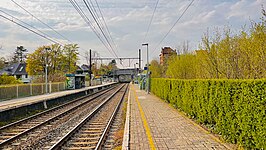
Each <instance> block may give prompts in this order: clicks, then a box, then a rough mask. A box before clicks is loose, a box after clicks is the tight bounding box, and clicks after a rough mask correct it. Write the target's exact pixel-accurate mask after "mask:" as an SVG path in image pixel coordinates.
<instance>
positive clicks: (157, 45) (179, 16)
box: [151, 0, 195, 54]
mask: <svg viewBox="0 0 266 150" xmlns="http://www.w3.org/2000/svg"><path fill="white" fill-rule="evenodd" d="M194 1H195V0H192V1H191V2H190V3H189V4H188V6H187V7H186V9H185V10H184V11H183V12H182V14H181V15H180V16H179V17H178V19H177V20H176V21H175V23H174V24H173V26H172V27H171V28H170V29H169V30H168V32H167V33H166V34H165V35H164V37H163V38H162V39H161V40H160V42H159V43H158V44H157V45H156V46H155V48H156V47H158V46H159V45H160V44H161V43H162V42H163V41H164V39H165V38H166V37H167V36H168V35H169V33H170V32H171V31H172V29H173V28H174V27H175V25H176V24H177V23H178V21H179V20H180V19H181V18H182V17H183V16H184V14H185V13H186V11H187V10H188V8H189V7H190V6H191V5H192V3H193V2H194ZM154 51H155V49H154V50H153V51H152V53H151V54H153V52H154Z"/></svg>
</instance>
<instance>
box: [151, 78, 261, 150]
mask: <svg viewBox="0 0 266 150" xmlns="http://www.w3.org/2000/svg"><path fill="white" fill-rule="evenodd" d="M151 91H152V93H154V94H155V95H157V96H158V97H160V98H162V99H164V100H165V101H167V102H168V103H170V104H171V105H173V106H174V107H175V108H178V109H180V110H182V111H184V112H185V113H186V114H187V115H188V116H190V117H191V118H194V119H196V121H198V122H199V123H202V124H205V125H206V126H208V127H210V128H211V129H212V130H213V131H214V132H216V133H219V134H220V135H222V136H223V137H224V139H226V140H227V141H229V142H232V143H237V144H239V145H241V146H243V147H245V148H247V149H266V142H265V141H266V117H265V115H266V80H265V79H261V80H177V79H161V78H160V79H159V78H153V79H152V80H151Z"/></svg>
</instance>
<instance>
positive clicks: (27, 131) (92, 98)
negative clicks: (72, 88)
mask: <svg viewBox="0 0 266 150" xmlns="http://www.w3.org/2000/svg"><path fill="white" fill-rule="evenodd" d="M110 90H111V89H108V90H107V91H103V92H100V93H97V95H95V96H94V97H91V98H89V99H88V100H86V101H84V102H82V103H80V104H78V105H77V106H75V107H73V108H71V109H69V110H67V111H65V112H62V113H61V114H58V115H56V116H54V117H52V118H49V119H47V120H45V121H44V122H42V123H40V124H37V125H35V126H33V127H31V128H29V129H26V130H25V131H23V132H21V133H19V134H17V135H15V136H13V137H11V138H9V139H7V140H5V141H3V142H1V143H0V148H1V147H3V146H4V145H7V144H8V143H10V142H12V141H14V140H16V139H18V138H19V137H21V136H23V135H25V134H27V133H29V132H30V131H32V130H34V129H36V128H38V127H40V126H42V125H44V124H46V123H48V122H50V121H53V120H55V119H56V118H58V117H61V116H64V115H66V114H67V113H69V112H71V111H73V110H75V109H77V108H78V107H80V106H82V105H84V104H86V103H88V102H91V101H92V100H94V99H96V98H97V97H99V96H100V95H102V94H104V93H107V92H108V91H110ZM86 97H87V96H84V97H83V99H84V98H86ZM78 99H79V100H80V99H82V98H78ZM60 106H61V105H60ZM47 112H48V110H47V111H45V112H44V113H47ZM44 113H43V112H42V114H44Z"/></svg>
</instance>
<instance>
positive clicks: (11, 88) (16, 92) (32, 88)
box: [0, 82, 65, 101]
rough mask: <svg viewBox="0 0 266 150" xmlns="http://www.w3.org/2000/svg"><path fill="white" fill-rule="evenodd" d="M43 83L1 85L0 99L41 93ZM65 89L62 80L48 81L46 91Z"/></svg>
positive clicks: (42, 92) (44, 90)
mask: <svg viewBox="0 0 266 150" xmlns="http://www.w3.org/2000/svg"><path fill="white" fill-rule="evenodd" d="M45 87H46V86H45V84H44V83H37V84H18V85H2V86H0V101H3V100H7V99H13V98H20V97H27V96H33V95H41V94H44V93H46V88H45ZM63 90H65V83H64V82H57V83H48V92H49V93H53V92H59V91H63Z"/></svg>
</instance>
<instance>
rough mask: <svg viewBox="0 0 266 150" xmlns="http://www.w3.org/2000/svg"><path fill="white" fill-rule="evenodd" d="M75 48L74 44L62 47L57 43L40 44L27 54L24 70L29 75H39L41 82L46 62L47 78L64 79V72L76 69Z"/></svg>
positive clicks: (72, 71) (76, 57)
mask: <svg viewBox="0 0 266 150" xmlns="http://www.w3.org/2000/svg"><path fill="white" fill-rule="evenodd" d="M77 48H78V47H77V45H76V44H69V45H65V46H63V47H62V46H60V45H58V44H53V45H50V46H41V47H39V48H37V50H35V51H34V52H33V53H32V54H29V55H28V59H27V68H26V71H27V72H28V74H29V75H38V76H40V77H41V78H42V79H39V80H40V81H39V82H42V81H43V80H44V75H45V65H46V63H47V65H48V75H49V80H50V81H61V80H64V76H65V73H75V71H76V61H77V60H78V56H77V54H78V53H77ZM47 49H50V50H47Z"/></svg>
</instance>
